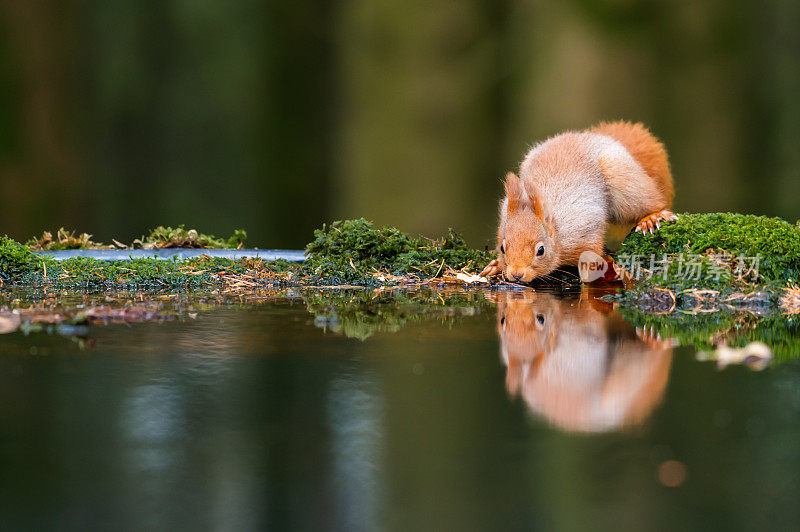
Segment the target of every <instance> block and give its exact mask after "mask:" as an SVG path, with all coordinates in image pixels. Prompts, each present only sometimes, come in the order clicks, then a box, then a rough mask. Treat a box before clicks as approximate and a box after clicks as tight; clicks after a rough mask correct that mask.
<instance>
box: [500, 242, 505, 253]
mask: <svg viewBox="0 0 800 532" xmlns="http://www.w3.org/2000/svg"><path fill="white" fill-rule="evenodd" d="M505 252H506V247H505V246H504V245H503V244H500V253H505Z"/></svg>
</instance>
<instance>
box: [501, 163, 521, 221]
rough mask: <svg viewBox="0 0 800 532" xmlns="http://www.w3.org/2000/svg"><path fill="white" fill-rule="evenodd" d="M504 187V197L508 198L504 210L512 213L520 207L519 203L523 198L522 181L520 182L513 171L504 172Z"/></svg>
mask: <svg viewBox="0 0 800 532" xmlns="http://www.w3.org/2000/svg"><path fill="white" fill-rule="evenodd" d="M505 188H506V197H507V198H508V205H507V206H506V211H507V212H508V213H512V212H514V211H516V210H517V209H518V208H519V207H520V204H521V203H522V201H523V200H524V197H523V190H522V182H520V180H519V178H518V177H517V175H516V174H515V173H514V172H509V173H507V174H506V180H505Z"/></svg>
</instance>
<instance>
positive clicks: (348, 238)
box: [305, 218, 492, 286]
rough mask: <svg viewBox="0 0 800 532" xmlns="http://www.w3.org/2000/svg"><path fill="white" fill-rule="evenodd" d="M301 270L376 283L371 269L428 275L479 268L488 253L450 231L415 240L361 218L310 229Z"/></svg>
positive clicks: (334, 279) (325, 279)
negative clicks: (473, 246)
mask: <svg viewBox="0 0 800 532" xmlns="http://www.w3.org/2000/svg"><path fill="white" fill-rule="evenodd" d="M306 253H307V257H308V259H307V260H306V264H305V269H306V271H307V272H308V273H309V274H310V275H311V276H312V277H313V278H314V279H316V280H317V281H318V282H320V283H324V284H359V285H367V286H372V285H378V284H380V282H379V280H377V279H376V277H375V276H374V275H373V274H374V273H375V272H376V271H380V272H387V273H390V274H393V275H399V276H407V275H416V276H418V277H420V278H431V277H435V276H436V275H437V274H439V273H441V272H444V271H445V269H446V268H447V267H450V268H453V269H455V270H460V269H462V268H467V267H470V268H471V269H473V270H476V269H480V268H482V267H483V266H484V265H485V264H486V263H487V262H488V261H489V260H491V258H492V254H491V253H490V252H488V251H480V250H474V249H470V248H469V247H467V245H466V244H465V243H464V240H463V239H462V238H461V237H460V236H458V235H457V234H456V233H454V232H453V231H452V230H451V231H450V233H449V234H448V235H447V236H446V237H444V238H442V239H438V240H427V239H424V238H414V237H411V236H409V235H407V234H405V233H402V232H401V231H399V230H398V229H396V228H394V227H380V228H378V227H375V226H374V225H373V223H372V222H369V221H367V220H365V219H363V218H360V219H358V220H345V221H338V222H333V223H332V224H331V225H329V226H323V227H322V229H318V230H316V231H314V240H313V241H312V242H311V243H309V244H308V246H307V247H306Z"/></svg>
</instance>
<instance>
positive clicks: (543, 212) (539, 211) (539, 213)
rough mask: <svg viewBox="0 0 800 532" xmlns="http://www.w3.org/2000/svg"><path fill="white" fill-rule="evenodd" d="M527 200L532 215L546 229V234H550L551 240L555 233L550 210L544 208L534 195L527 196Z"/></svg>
mask: <svg viewBox="0 0 800 532" xmlns="http://www.w3.org/2000/svg"><path fill="white" fill-rule="evenodd" d="M528 199H529V201H530V202H531V206H532V207H533V214H535V215H536V217H537V218H539V219H540V220H541V221H542V222H544V225H545V227H547V232H548V233H550V237H551V238H552V237H553V235H554V233H555V228H554V226H553V216H552V214H551V212H550V210H549V209H548V208H547V207H545V206H544V204H543V203H542V202H541V200H539V197H538V196H537V195H536V194H529V195H528Z"/></svg>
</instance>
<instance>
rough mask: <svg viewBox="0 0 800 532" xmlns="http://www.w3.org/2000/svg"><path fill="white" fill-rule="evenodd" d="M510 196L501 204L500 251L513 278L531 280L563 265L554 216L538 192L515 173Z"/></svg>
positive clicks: (509, 182)
mask: <svg viewBox="0 0 800 532" xmlns="http://www.w3.org/2000/svg"><path fill="white" fill-rule="evenodd" d="M505 188H506V197H505V198H503V201H502V202H501V203H500V226H499V227H498V230H497V252H498V259H499V263H500V265H501V266H502V269H503V274H504V275H505V276H506V278H507V279H508V280H509V281H512V282H519V281H521V282H525V283H529V282H531V281H532V280H533V279H535V278H536V277H540V276H542V275H547V274H548V273H550V272H552V271H553V270H555V269H556V268H557V267H558V266H559V265H560V264H561V258H560V256H559V249H558V244H557V242H556V241H555V228H554V225H553V218H552V216H551V213H550V212H549V210H548V209H547V206H546V205H544V204H543V203H542V201H541V200H540V198H539V194H538V191H535V190H526V185H525V184H524V183H523V182H522V180H521V179H520V178H519V177H517V176H516V175H515V174H513V173H509V174H508V175H507V176H506V181H505Z"/></svg>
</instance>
